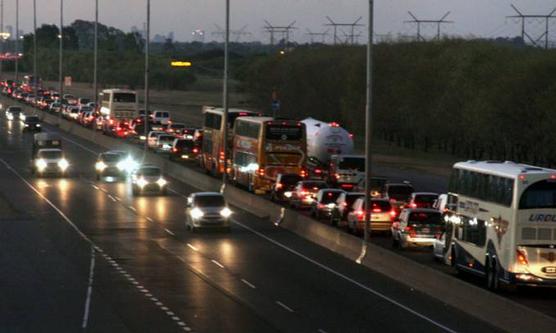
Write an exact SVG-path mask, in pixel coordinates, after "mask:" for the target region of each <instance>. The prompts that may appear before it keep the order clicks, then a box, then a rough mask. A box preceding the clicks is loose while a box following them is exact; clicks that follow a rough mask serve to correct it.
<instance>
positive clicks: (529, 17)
mask: <svg viewBox="0 0 556 333" xmlns="http://www.w3.org/2000/svg"><path fill="white" fill-rule="evenodd" d="M510 6H511V7H512V8H513V10H515V12H516V13H517V15H513V16H507V18H519V19H521V39H522V40H523V42H525V37H527V39H529V41H530V42H531V43H533V45H535V46H539V44H538V43H539V42H540V41H541V40H542V39H543V38H544V48H545V49H548V30H549V29H548V28H549V24H550V19H551V18H554V17H555V16H554V13H556V8H554V9H553V10H552V11H551V12H550V13H549V14H548V15H538V14H534V15H530V14H529V15H524V14H523V13H521V11H519V9H517V8H516V7H515V6H514V5H513V4H512V5H510ZM532 19H544V22H545V30H544V33H543V34H542V35H540V36H539V37H538V38H536V39H534V38H533V37H531V35H530V34H529V33H527V31H526V26H527V24H526V23H527V21H528V20H532Z"/></svg>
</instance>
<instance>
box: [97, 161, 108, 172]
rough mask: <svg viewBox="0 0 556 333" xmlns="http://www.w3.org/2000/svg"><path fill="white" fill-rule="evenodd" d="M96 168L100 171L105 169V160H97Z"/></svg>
mask: <svg viewBox="0 0 556 333" xmlns="http://www.w3.org/2000/svg"><path fill="white" fill-rule="evenodd" d="M95 169H97V170H98V171H103V170H104V169H106V163H104V162H103V161H100V162H97V163H96V164H95Z"/></svg>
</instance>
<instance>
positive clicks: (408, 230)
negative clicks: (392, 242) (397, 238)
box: [405, 226, 417, 237]
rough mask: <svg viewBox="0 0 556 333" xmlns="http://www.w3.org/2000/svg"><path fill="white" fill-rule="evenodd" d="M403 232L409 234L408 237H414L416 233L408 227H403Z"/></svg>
mask: <svg viewBox="0 0 556 333" xmlns="http://www.w3.org/2000/svg"><path fill="white" fill-rule="evenodd" d="M405 232H407V233H408V234H409V237H415V235H417V232H416V231H415V229H413V228H412V227H410V226H407V227H405Z"/></svg>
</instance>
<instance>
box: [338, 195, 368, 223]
mask: <svg viewBox="0 0 556 333" xmlns="http://www.w3.org/2000/svg"><path fill="white" fill-rule="evenodd" d="M364 196H365V193H361V192H344V193H341V194H340V196H339V197H338V199H336V205H335V206H334V208H333V209H332V211H331V212H330V224H332V225H340V224H341V223H342V222H344V221H347V216H348V214H349V213H350V212H351V211H352V209H353V204H354V203H355V200H357V199H359V198H363V197H364Z"/></svg>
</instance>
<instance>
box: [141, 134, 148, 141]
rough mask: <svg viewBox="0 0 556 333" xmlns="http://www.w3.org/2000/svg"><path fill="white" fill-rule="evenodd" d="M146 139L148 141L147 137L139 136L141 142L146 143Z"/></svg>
mask: <svg viewBox="0 0 556 333" xmlns="http://www.w3.org/2000/svg"><path fill="white" fill-rule="evenodd" d="M146 139H147V137H146V136H144V135H140V136H139V140H141V141H145V140H146Z"/></svg>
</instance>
